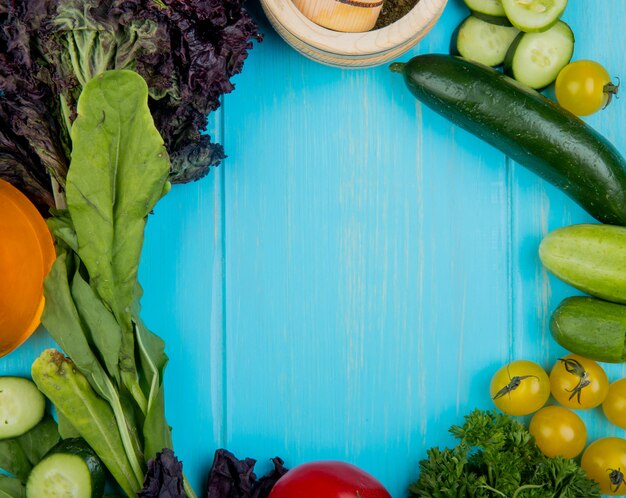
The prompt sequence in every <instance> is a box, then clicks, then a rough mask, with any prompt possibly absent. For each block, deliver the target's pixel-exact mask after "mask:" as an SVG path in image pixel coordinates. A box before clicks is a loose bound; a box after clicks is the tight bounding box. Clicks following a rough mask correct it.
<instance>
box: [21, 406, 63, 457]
mask: <svg viewBox="0 0 626 498" xmlns="http://www.w3.org/2000/svg"><path fill="white" fill-rule="evenodd" d="M60 439H61V438H60V436H59V429H58V427H57V423H56V422H55V421H54V419H53V418H52V417H51V416H50V415H46V416H45V417H44V418H43V420H42V421H41V422H39V424H37V425H36V426H35V427H34V428H33V429H31V430H30V431H28V432H27V433H26V434H23V435H21V436H20V437H18V438H17V442H18V443H19V445H20V447H21V448H22V450H24V454H25V455H26V457H27V458H28V460H29V462H30V463H31V464H33V465H37V464H38V463H39V462H40V461H41V459H42V458H43V457H44V456H45V455H46V453H48V452H49V451H50V450H51V449H52V448H53V447H54V445H56V444H57V443H58V442H59V440H60Z"/></svg>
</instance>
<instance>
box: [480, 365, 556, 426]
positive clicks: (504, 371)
mask: <svg viewBox="0 0 626 498" xmlns="http://www.w3.org/2000/svg"><path fill="white" fill-rule="evenodd" d="M490 392H491V399H492V400H493V402H494V403H495V405H496V406H497V407H498V409H500V410H502V411H503V412H504V413H508V414H509V415H515V416H522V415H528V414H530V413H533V412H536V411H537V410H539V408H541V407H542V406H543V405H545V404H546V401H548V398H549V397H550V380H549V379H548V374H547V373H546V371H545V370H544V369H543V368H541V367H540V366H539V365H537V364H536V363H533V362H532V361H526V360H517V361H513V362H511V363H509V364H508V365H505V366H504V367H502V368H501V369H500V370H498V371H497V372H496V374H495V375H494V376H493V378H492V379H491V387H490Z"/></svg>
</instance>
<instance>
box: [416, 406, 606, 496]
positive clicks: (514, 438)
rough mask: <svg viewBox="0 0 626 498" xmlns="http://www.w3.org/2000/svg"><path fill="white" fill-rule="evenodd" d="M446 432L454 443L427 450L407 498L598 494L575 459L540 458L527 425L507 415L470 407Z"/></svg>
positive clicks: (593, 484)
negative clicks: (463, 416)
mask: <svg viewBox="0 0 626 498" xmlns="http://www.w3.org/2000/svg"><path fill="white" fill-rule="evenodd" d="M450 433H451V434H452V435H453V436H454V437H456V438H457V439H458V440H459V444H458V445H457V446H455V447H454V448H452V449H448V448H446V449H443V450H440V449H439V448H432V449H430V450H428V459H427V460H422V461H421V462H420V464H419V466H420V477H419V479H418V480H417V482H415V483H414V484H413V485H411V486H410V488H409V496H410V497H411V498H417V497H420V498H425V497H430V498H457V497H460V496H463V497H468V498H579V497H581V496H585V497H587V498H593V497H599V496H600V489H599V487H598V485H597V484H596V483H595V482H593V481H591V480H590V479H588V478H587V476H586V475H585V473H584V471H583V470H582V469H581V468H580V467H579V466H578V464H577V463H576V462H575V461H574V460H571V459H566V458H548V457H546V456H544V455H543V454H542V453H541V451H540V450H539V449H538V448H537V446H536V445H535V442H534V439H533V437H532V435H531V434H530V433H529V432H528V430H527V429H526V427H524V425H522V424H521V423H520V422H518V421H516V420H514V419H512V418H511V417H509V416H508V415H505V414H501V413H497V412H487V411H481V410H475V411H473V412H472V413H470V414H469V415H467V416H466V417H465V423H464V424H463V425H462V426H452V427H451V428H450Z"/></svg>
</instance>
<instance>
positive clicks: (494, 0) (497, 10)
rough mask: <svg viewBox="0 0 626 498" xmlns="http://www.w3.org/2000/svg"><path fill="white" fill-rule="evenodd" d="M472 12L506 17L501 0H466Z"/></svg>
mask: <svg viewBox="0 0 626 498" xmlns="http://www.w3.org/2000/svg"><path fill="white" fill-rule="evenodd" d="M464 1H465V5H467V6H468V7H469V9H470V10H471V11H472V12H476V13H479V14H485V15H488V16H493V17H504V16H505V12H504V7H502V2H501V1H500V0H464Z"/></svg>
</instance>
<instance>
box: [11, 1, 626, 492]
mask: <svg viewBox="0 0 626 498" xmlns="http://www.w3.org/2000/svg"><path fill="white" fill-rule="evenodd" d="M257 11H260V9H259V8H258V5H257ZM607 12H610V13H611V15H610V16H608V15H607ZM257 13H258V15H259V17H260V18H261V22H262V27H263V30H264V31H265V33H266V40H265V42H264V43H263V44H261V45H258V46H256V47H255V49H254V50H253V53H252V55H251V57H250V59H249V60H248V62H247V63H246V67H245V71H244V74H243V75H242V76H241V77H238V78H237V81H236V83H237V89H236V91H235V92H234V93H233V94H231V95H229V96H227V98H226V99H225V103H224V107H223V109H222V110H220V111H219V112H217V113H215V114H214V115H213V116H212V119H211V123H210V129H209V131H210V132H211V134H212V135H213V136H215V137H216V139H217V140H218V141H221V142H222V143H223V144H224V145H225V147H226V151H227V153H228V155H229V157H228V159H227V160H226V161H225V164H224V165H223V167H220V168H219V169H216V170H214V171H213V172H212V173H211V174H210V175H209V176H208V177H207V178H206V179H204V180H202V181H201V182H199V183H196V184H193V185H186V186H176V187H174V189H173V190H172V192H171V193H170V194H169V195H168V196H167V197H166V198H165V199H164V200H163V201H162V202H161V203H160V204H159V206H158V207H157V210H156V212H155V215H154V216H152V217H151V218H150V221H149V224H148V231H147V239H146V245H145V252H144V258H143V261H142V267H141V273H140V278H141V280H142V283H143V285H144V287H145V291H146V292H145V297H144V317H145V319H146V322H147V324H148V325H149V326H150V327H151V328H152V329H153V330H154V331H155V332H157V333H159V334H161V335H162V336H163V337H164V338H165V340H166V341H167V352H168V354H169V356H170V358H171V363H170V365H169V367H168V371H167V374H166V378H167V381H166V388H167V411H168V416H169V422H170V423H171V424H172V425H173V426H174V440H175V444H176V448H177V453H178V454H179V456H180V457H181V458H182V459H183V460H184V462H185V468H186V470H187V472H188V474H189V476H190V478H191V480H192V482H193V483H194V484H195V485H196V486H197V487H198V488H199V487H201V484H202V483H203V481H204V477H205V474H206V471H207V470H208V467H209V465H210V461H211V457H212V453H213V451H214V450H215V449H216V448H217V447H219V446H225V447H227V448H229V449H231V450H232V451H234V452H235V453H236V454H237V455H239V456H241V457H243V456H250V457H254V458H257V459H259V461H260V464H259V471H261V472H262V471H264V470H266V469H267V468H268V467H269V465H268V464H269V458H271V457H273V456H275V455H281V456H282V457H283V458H285V460H286V461H287V464H288V466H294V465H296V464H298V463H301V462H304V461H307V460H312V459H318V458H328V459H343V460H347V461H351V462H353V463H355V464H357V465H360V466H362V467H363V468H365V469H367V470H368V471H370V472H372V473H373V474H374V475H376V476H377V477H378V478H379V479H381V480H382V481H383V483H384V484H385V485H386V486H387V487H388V488H389V490H390V491H391V494H392V496H394V497H401V496H404V495H405V494H406V493H405V490H406V487H407V485H408V484H409V482H410V481H411V480H413V479H414V478H415V477H416V475H417V462H418V461H419V460H420V459H421V458H423V457H424V456H425V454H426V448H427V447H430V446H432V445H446V444H449V443H451V439H450V437H449V436H448V434H447V428H448V426H449V425H451V424H452V423H459V422H461V421H462V416H463V414H465V413H467V412H468V411H470V410H471V409H472V408H475V407H485V408H488V407H490V406H491V401H490V400H489V395H488V383H489V379H490V377H491V375H492V374H493V373H494V372H495V371H496V370H497V369H498V368H499V367H500V366H501V365H502V364H504V363H505V362H506V361H508V360H510V359H521V358H525V359H530V360H534V361H537V362H539V363H541V364H542V365H544V366H545V367H550V366H551V364H552V363H553V362H554V361H555V360H556V359H557V358H558V357H559V355H561V354H562V353H563V350H562V349H560V348H559V347H558V346H557V345H556V344H555V343H554V342H553V341H552V340H551V338H550V335H549V331H548V329H547V323H548V318H549V315H550V313H551V311H552V310H553V309H554V308H555V307H556V305H557V304H558V303H559V302H560V300H561V299H562V298H563V297H565V296H567V295H570V294H574V293H576V292H575V291H574V290H572V289H571V288H568V287H567V286H566V285H564V284H562V283H560V282H558V281H557V280H556V279H554V278H552V277H549V276H548V275H547V274H546V272H545V271H544V270H543V269H542V267H541V265H540V263H539V260H538V257H537V247H538V244H539V241H540V240H541V237H542V236H543V235H545V233H547V232H548V231H549V230H552V229H554V228H557V227H559V226H562V225H567V224H570V223H576V222H583V221H589V217H588V216H587V215H585V214H584V213H583V212H582V211H581V210H580V209H579V208H578V207H576V206H575V205H574V204H573V202H572V201H570V200H569V199H567V198H566V197H565V196H564V195H562V194H561V193H560V192H558V191H557V190H556V189H554V188H552V187H550V186H549V185H547V184H546V183H545V182H543V181H542V180H540V179H538V178H537V177H535V176H533V175H532V174H530V173H528V172H527V171H526V170H524V169H523V168H522V167H521V166H519V165H516V164H512V163H510V161H508V160H507V159H506V158H505V157H504V156H502V155H501V154H500V153H498V152H497V151H495V150H494V149H491V148H490V147H488V146H486V145H484V144H482V143H481V142H480V141H479V140H477V139H475V138H474V137H472V136H470V135H469V134H467V133H465V132H463V131H461V130H459V129H458V128H455V127H453V126H451V125H450V124H449V123H448V122H447V121H445V120H443V119H442V118H440V117H438V116H437V115H435V114H434V113H433V112H431V111H429V110H428V109H426V108H424V107H422V106H421V105H420V104H419V103H417V102H416V101H415V99H414V98H413V97H412V96H411V95H410V94H409V92H408V91H407V90H406V88H405V87H404V83H403V82H402V80H401V78H400V77H398V76H397V75H394V74H392V73H390V72H389V71H388V70H387V68H385V67H381V68H377V69H371V70H357V71H348V70H338V69H333V68H329V67H325V66H321V65H318V64H315V63H313V62H311V61H309V60H308V59H305V58H304V57H302V56H300V55H299V54H297V53H296V52H295V51H293V50H292V49H291V48H290V47H288V46H287V45H286V44H285V43H284V42H283V41H282V40H281V39H280V38H279V37H278V36H277V35H276V34H275V33H274V32H272V31H271V28H270V27H269V25H268V24H267V22H266V21H265V19H264V17H263V16H262V14H260V13H259V12H257ZM465 15H466V10H465V8H464V7H463V6H462V4H461V1H460V0H450V3H449V5H448V7H447V8H446V11H445V12H444V15H443V17H442V19H441V21H440V22H439V23H438V24H437V25H436V26H435V27H434V29H433V30H432V31H431V33H430V34H429V35H428V36H427V37H426V38H425V39H424V40H423V41H422V42H421V43H420V44H419V45H418V46H417V47H416V49H415V50H413V51H412V53H411V54H416V53H427V52H445V51H446V50H447V48H448V43H449V38H450V35H451V33H452V31H453V29H454V27H455V26H456V24H457V23H458V22H459V21H460V20H461V19H462V18H463V17H464V16H465ZM625 16H626V3H623V2H622V1H620V0H604V1H603V2H583V1H582V0H572V1H571V2H570V6H569V7H568V10H567V13H566V17H565V19H566V20H567V21H568V22H570V23H571V25H572V27H573V28H574V31H575V33H576V35H577V39H578V42H577V47H576V58H585V57H588V58H594V59H597V60H598V61H599V62H602V63H603V64H604V65H605V66H606V67H607V68H608V69H609V72H610V73H611V74H616V75H620V74H624V73H623V71H624V70H625V68H626V54H625V53H624V51H623V50H622V47H623V43H624V36H623V34H622V33H621V30H622V24H623V22H622V20H623V19H624V17H625ZM411 54H407V55H406V56H405V57H404V59H408V58H409V56H410V55H411ZM623 104H624V103H623V102H619V101H617V102H615V103H614V104H613V105H612V106H611V107H610V108H609V109H607V110H606V111H604V112H603V113H601V114H599V115H597V116H594V117H592V118H590V119H589V122H590V123H591V124H593V125H594V126H596V127H597V128H598V129H599V130H600V131H601V132H602V133H604V134H606V135H607V136H608V137H609V138H610V139H611V140H613V141H614V142H615V143H616V145H617V146H618V148H619V149H620V150H622V151H626V136H624V134H623V133H622V132H621V128H622V127H623V126H624V123H625V122H626V107H624V105H623ZM50 344H51V342H50V340H49V339H48V338H47V337H46V336H45V334H43V333H38V334H36V335H35V336H34V337H33V338H32V339H31V340H30V341H29V342H28V343H27V344H26V345H25V346H24V347H22V348H21V349H20V350H19V351H17V352H15V353H12V354H11V355H9V356H7V357H6V358H3V359H2V360H0V373H4V374H20V375H26V374H27V373H28V371H29V368H30V364H31V362H32V360H33V359H34V358H35V356H36V355H37V354H38V353H39V352H40V351H41V350H42V349H43V348H44V347H46V346H48V345H50ZM608 371H609V373H610V376H611V378H613V379H616V378H618V377H620V376H623V375H624V374H625V373H626V372H624V369H623V367H621V366H611V367H610V368H608ZM582 415H583V417H584V418H585V420H586V421H587V423H588V425H589V429H590V433H591V435H592V436H593V437H594V438H595V437H600V436H602V435H609V434H610V435H615V434H617V435H624V431H621V430H618V429H615V428H612V427H610V426H609V424H608V422H607V421H606V420H605V419H604V418H603V416H602V414H601V412H599V411H598V410H595V411H592V412H588V413H584V414H582Z"/></svg>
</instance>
